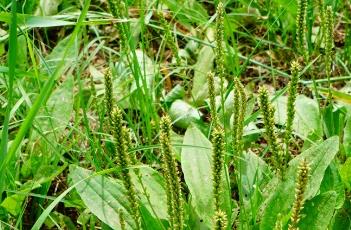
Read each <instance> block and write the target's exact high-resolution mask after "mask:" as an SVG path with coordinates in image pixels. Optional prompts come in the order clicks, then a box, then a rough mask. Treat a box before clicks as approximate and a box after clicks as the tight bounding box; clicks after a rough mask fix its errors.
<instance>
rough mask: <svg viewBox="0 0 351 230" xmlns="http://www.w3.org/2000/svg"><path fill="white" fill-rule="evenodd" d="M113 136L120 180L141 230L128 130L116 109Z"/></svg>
mask: <svg viewBox="0 0 351 230" xmlns="http://www.w3.org/2000/svg"><path fill="white" fill-rule="evenodd" d="M112 122H113V128H114V130H113V134H114V138H115V149H116V151H115V154H116V162H117V166H118V167H119V168H120V170H121V175H120V179H121V181H122V182H123V185H124V187H125V189H126V191H127V194H126V195H127V198H128V201H129V204H130V212H131V214H132V216H133V218H134V221H135V224H136V229H141V227H140V226H141V224H140V212H139V202H138V199H137V195H136V189H135V187H134V184H133V183H132V178H131V175H130V172H129V167H130V158H129V155H128V143H127V142H128V137H127V135H129V134H128V129H127V128H126V127H125V126H123V117H122V111H121V110H120V109H119V108H115V109H114V110H113V111H112Z"/></svg>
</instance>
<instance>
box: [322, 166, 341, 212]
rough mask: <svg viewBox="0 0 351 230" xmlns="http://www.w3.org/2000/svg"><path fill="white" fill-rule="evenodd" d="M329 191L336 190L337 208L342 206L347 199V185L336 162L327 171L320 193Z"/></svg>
mask: <svg viewBox="0 0 351 230" xmlns="http://www.w3.org/2000/svg"><path fill="white" fill-rule="evenodd" d="M329 191H335V193H336V204H335V208H336V209H339V208H341V207H342V206H343V204H344V201H345V187H344V183H343V181H342V180H341V177H340V175H339V171H338V169H337V167H336V164H335V162H332V163H331V164H330V165H329V167H328V168H327V170H326V171H325V174H324V178H323V181H322V184H321V187H320V193H325V192H329Z"/></svg>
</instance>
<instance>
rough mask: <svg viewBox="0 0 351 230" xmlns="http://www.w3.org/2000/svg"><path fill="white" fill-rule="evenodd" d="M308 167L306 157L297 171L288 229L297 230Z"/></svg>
mask: <svg viewBox="0 0 351 230" xmlns="http://www.w3.org/2000/svg"><path fill="white" fill-rule="evenodd" d="M309 171H310V167H309V165H308V162H307V161H306V159H304V160H302V161H301V163H300V165H299V170H298V172H297V181H296V187H295V201H294V204H293V208H292V214H291V217H290V224H289V227H288V229H289V230H298V227H297V225H298V223H299V221H300V212H301V210H302V209H303V205H304V193H305V190H306V186H307V182H308V176H309Z"/></svg>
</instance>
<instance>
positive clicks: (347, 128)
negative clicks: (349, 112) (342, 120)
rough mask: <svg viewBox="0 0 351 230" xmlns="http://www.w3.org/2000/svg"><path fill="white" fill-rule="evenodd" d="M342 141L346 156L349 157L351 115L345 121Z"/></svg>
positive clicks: (350, 154)
mask: <svg viewBox="0 0 351 230" xmlns="http://www.w3.org/2000/svg"><path fill="white" fill-rule="evenodd" d="M343 143H344V148H345V154H346V156H348V157H351V116H349V118H348V119H347V121H346V125H345V128H344V140H343Z"/></svg>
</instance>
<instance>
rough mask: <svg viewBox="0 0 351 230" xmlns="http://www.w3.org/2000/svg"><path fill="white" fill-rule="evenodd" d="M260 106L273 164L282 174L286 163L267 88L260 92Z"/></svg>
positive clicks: (261, 89)
mask: <svg viewBox="0 0 351 230" xmlns="http://www.w3.org/2000/svg"><path fill="white" fill-rule="evenodd" d="M258 96H259V104H260V108H261V113H262V115H263V122H264V126H265V129H266V134H267V139H268V144H269V147H270V150H271V152H272V161H273V162H272V163H273V166H274V168H275V169H276V170H277V171H280V173H282V171H283V170H284V169H283V170H282V167H283V168H285V166H284V164H283V163H284V162H283V159H282V158H283V156H282V151H281V149H280V146H279V144H278V139H277V134H276V133H275V130H274V127H275V122H274V108H273V107H272V105H271V103H270V101H269V97H268V91H267V89H266V87H261V88H260V90H259V95H258Z"/></svg>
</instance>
